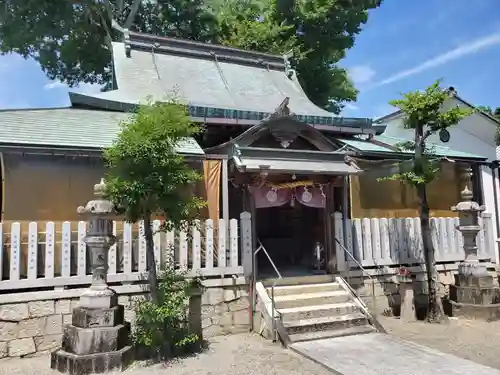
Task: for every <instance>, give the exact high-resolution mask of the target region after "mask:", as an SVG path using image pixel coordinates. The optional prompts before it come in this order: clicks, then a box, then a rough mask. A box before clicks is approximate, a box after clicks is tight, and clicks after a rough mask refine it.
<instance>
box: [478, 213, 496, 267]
mask: <svg viewBox="0 0 500 375" xmlns="http://www.w3.org/2000/svg"><path fill="white" fill-rule="evenodd" d="M481 216H482V218H483V228H482V229H483V230H484V239H485V241H484V245H485V248H483V249H479V253H483V254H485V255H489V256H490V257H491V259H490V261H491V262H494V263H498V258H497V254H495V253H496V252H495V248H496V241H495V236H494V232H493V220H492V215H491V214H490V213H486V212H483V213H482V215H481Z"/></svg>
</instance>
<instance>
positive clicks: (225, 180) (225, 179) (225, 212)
mask: <svg viewBox="0 0 500 375" xmlns="http://www.w3.org/2000/svg"><path fill="white" fill-rule="evenodd" d="M222 218H223V219H224V221H225V222H226V228H228V229H229V174H228V166H227V159H222ZM228 237H229V236H228Z"/></svg>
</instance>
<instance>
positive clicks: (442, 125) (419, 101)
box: [384, 81, 471, 322]
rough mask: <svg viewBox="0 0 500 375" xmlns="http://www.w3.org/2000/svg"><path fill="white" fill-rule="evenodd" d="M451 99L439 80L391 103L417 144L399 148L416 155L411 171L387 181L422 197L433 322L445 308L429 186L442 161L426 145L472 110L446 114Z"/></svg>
mask: <svg viewBox="0 0 500 375" xmlns="http://www.w3.org/2000/svg"><path fill="white" fill-rule="evenodd" d="M449 98H450V92H449V91H447V90H444V89H443V88H441V87H440V81H437V82H435V83H434V84H433V85H431V86H429V87H428V88H426V89H425V91H413V92H409V93H406V94H403V98H402V99H398V100H393V101H391V102H390V104H391V105H393V106H395V107H397V108H399V109H400V110H401V111H402V113H403V114H404V122H403V124H404V127H405V128H407V129H413V130H414V131H415V135H414V140H413V141H409V142H404V143H401V144H400V145H398V147H399V148H400V149H401V150H411V151H413V152H414V154H413V157H412V163H411V165H412V166H411V168H406V167H405V166H404V165H401V166H400V169H401V171H400V173H396V174H394V175H392V176H389V177H386V178H384V179H388V180H397V181H402V182H404V183H406V184H409V185H411V186H413V187H414V188H415V190H416V193H417V196H418V200H419V205H420V226H421V232H422V244H423V251H424V257H425V266H426V271H427V286H428V293H429V304H428V316H427V318H428V320H429V321H431V322H436V321H439V320H441V318H442V317H443V306H442V303H441V298H440V296H439V294H438V273H437V269H436V258H435V254H434V244H433V242H432V236H431V228H430V214H429V203H428V200H427V185H428V184H429V183H430V182H431V181H433V180H434V179H435V178H436V177H437V176H438V175H439V171H440V165H441V162H442V161H441V160H440V159H439V158H438V157H437V156H436V155H435V153H434V152H433V149H432V147H429V146H428V145H427V144H426V140H427V138H428V137H429V136H431V135H433V134H436V133H440V134H442V135H446V134H447V132H448V130H447V129H448V128H449V127H451V126H453V125H456V124H457V123H458V122H459V121H460V120H461V119H463V118H464V117H467V116H468V115H469V114H470V113H471V111H469V110H466V109H463V108H460V107H458V106H457V107H453V108H451V109H449V110H446V111H445V110H443V109H442V108H443V103H444V102H445V101H446V100H448V99H449ZM448 134H449V133H448ZM406 163H407V162H406Z"/></svg>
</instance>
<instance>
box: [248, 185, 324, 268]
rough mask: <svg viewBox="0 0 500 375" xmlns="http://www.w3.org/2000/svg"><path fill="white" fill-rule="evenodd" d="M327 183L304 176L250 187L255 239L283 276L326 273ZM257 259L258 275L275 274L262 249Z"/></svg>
mask: <svg viewBox="0 0 500 375" xmlns="http://www.w3.org/2000/svg"><path fill="white" fill-rule="evenodd" d="M287 185H289V186H291V187H287ZM328 187H329V186H328V185H323V184H319V183H315V182H313V181H311V180H305V181H295V182H291V183H281V184H279V183H278V184H271V183H269V184H267V185H266V186H262V187H251V188H250V189H249V190H250V193H251V196H252V200H253V203H254V217H255V237H256V240H257V243H258V244H262V245H263V246H264V248H265V249H266V251H267V252H268V254H269V256H270V257H271V259H272V260H273V262H274V263H275V265H276V267H277V268H278V269H279V271H280V272H281V273H282V275H283V276H284V277H286V276H305V275H312V274H323V273H326V270H327V257H328V254H327V248H328V247H329V246H328V245H329V243H328V236H327V234H328V233H327V230H326V228H327V225H326V223H327V222H330V220H328V217H327V215H326V209H327V191H328ZM257 263H258V272H259V275H258V276H259V277H261V278H266V277H273V276H274V270H273V268H272V266H271V264H270V262H269V260H268V259H267V257H266V255H265V253H264V252H260V253H259V256H258V258H257Z"/></svg>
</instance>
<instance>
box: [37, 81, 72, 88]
mask: <svg viewBox="0 0 500 375" xmlns="http://www.w3.org/2000/svg"><path fill="white" fill-rule="evenodd" d="M60 87H67V86H66V84H65V83H62V82H59V81H53V82H50V83H47V84H46V85H45V86H43V88H44V90H53V89H58V88H60Z"/></svg>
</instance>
